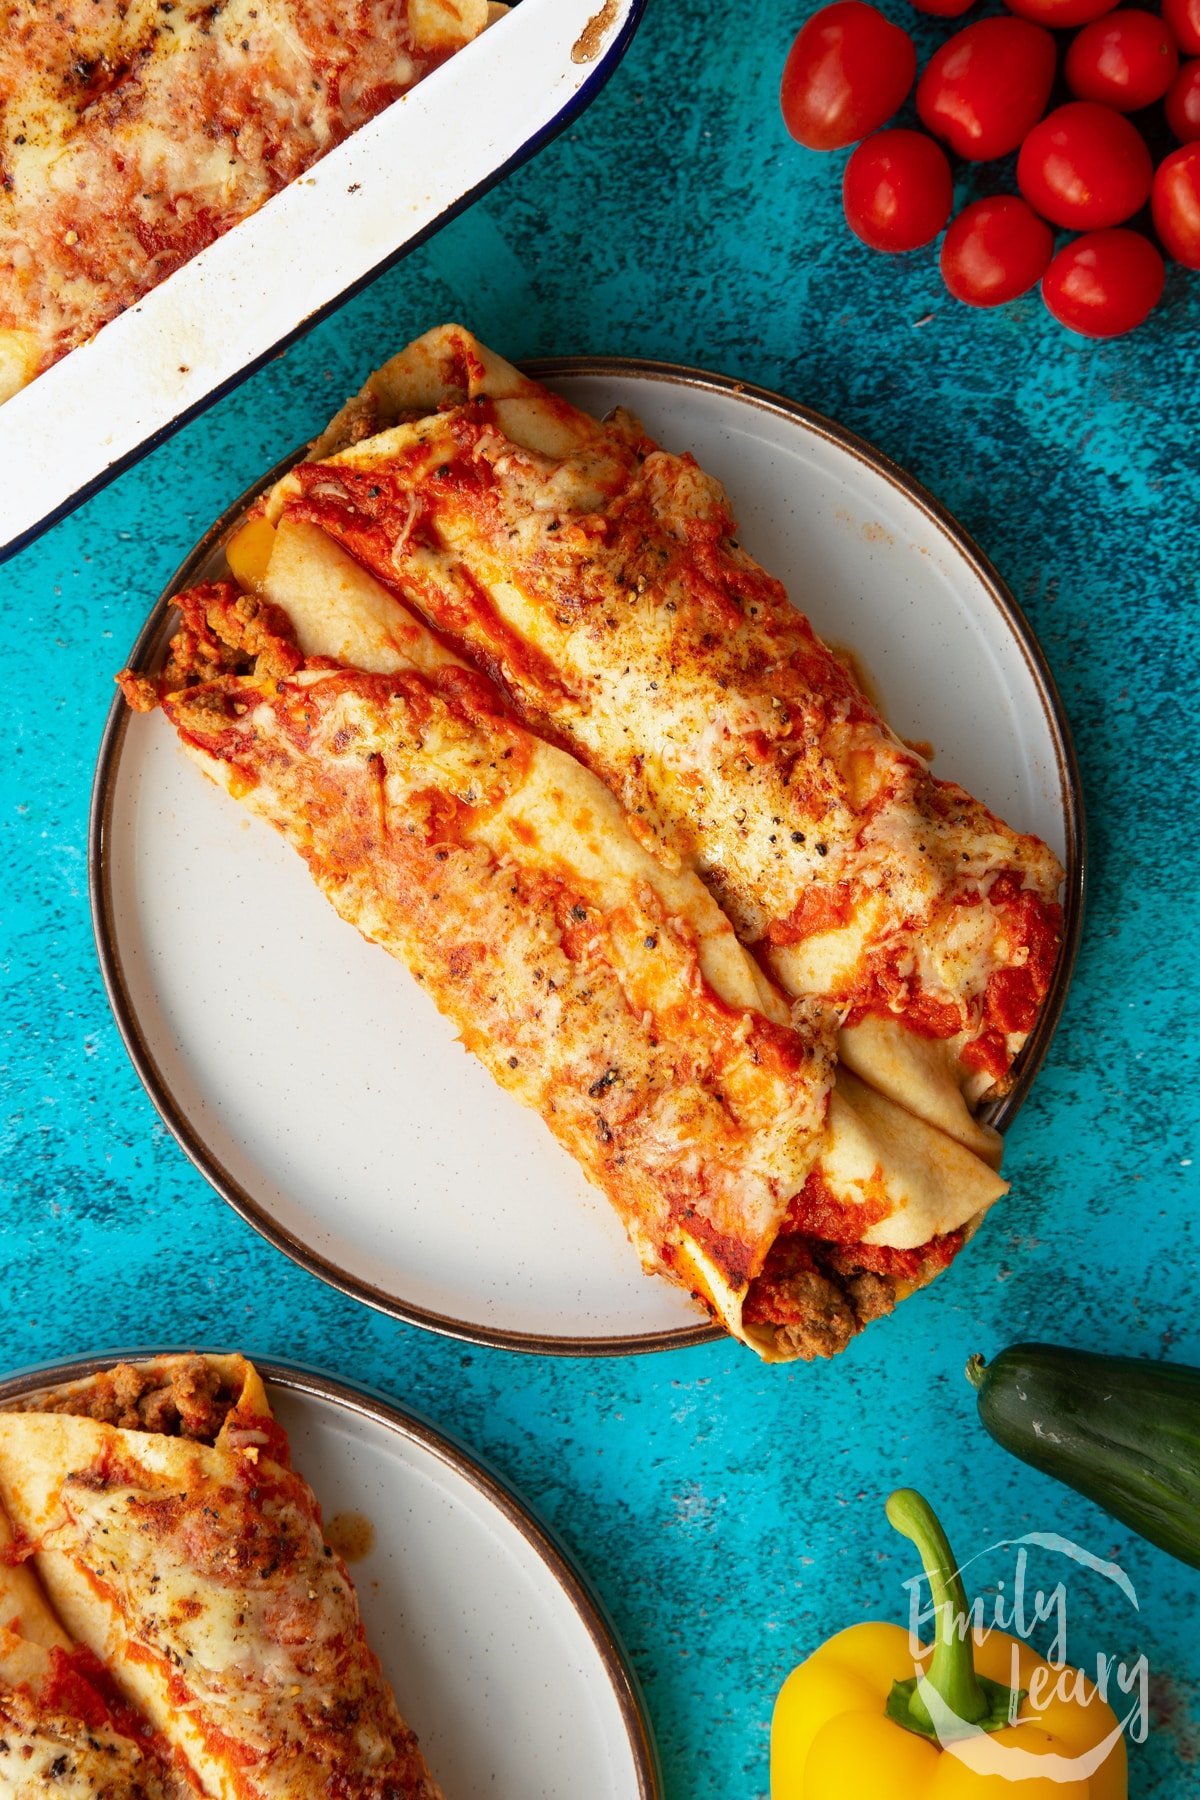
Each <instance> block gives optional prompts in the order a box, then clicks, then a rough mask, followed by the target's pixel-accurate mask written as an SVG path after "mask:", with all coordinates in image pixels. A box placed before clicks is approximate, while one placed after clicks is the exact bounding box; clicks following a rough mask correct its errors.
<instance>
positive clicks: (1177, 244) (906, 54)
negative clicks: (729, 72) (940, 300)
mask: <svg viewBox="0 0 1200 1800" xmlns="http://www.w3.org/2000/svg"><path fill="white" fill-rule="evenodd" d="M973 3H974V0H911V4H912V5H913V6H914V7H915V8H916V9H917V10H918V11H920V12H923V13H935V14H937V15H938V16H939V17H942V18H957V17H959V16H960V15H961V14H963V13H965V12H966V11H967V10H968V9H969V8H970V7H971V5H972V4H973ZM1004 3H1005V5H1006V7H1007V8H1008V9H1009V10H1008V11H1007V12H1006V13H1004V14H1002V15H1000V16H998V17H993V18H985V19H980V20H978V21H977V22H976V23H975V24H972V25H967V26H966V27H965V28H964V29H962V30H960V31H957V32H955V34H954V35H953V36H952V37H951V38H949V39H948V40H947V41H946V42H945V43H943V44H942V45H941V47H940V48H939V49H938V50H936V51H935V52H934V54H933V56H932V57H931V58H930V60H929V62H928V63H927V64H926V66H925V68H924V70H923V71H922V73H921V77H920V80H919V81H917V91H916V109H917V115H918V117H919V119H920V121H921V124H922V125H923V126H924V127H925V131H910V130H905V129H897V128H893V129H891V130H887V131H884V130H881V129H880V127H881V126H884V125H886V124H887V122H888V120H889V119H891V117H892V116H893V114H894V113H895V112H896V111H897V110H898V108H899V107H900V106H902V105H903V103H904V102H905V100H906V99H907V98H908V95H909V93H910V91H911V89H912V85H913V82H914V80H916V77H917V53H916V49H915V47H914V44H913V41H912V38H911V37H910V36H909V34H908V32H907V31H905V30H903V29H902V28H901V27H900V26H899V25H896V24H893V23H892V22H891V21H890V20H888V19H886V18H884V16H883V14H882V13H881V12H879V11H878V10H877V9H876V8H875V7H874V6H871V5H868V4H867V0H834V4H833V5H831V6H824V7H822V8H821V10H820V11H819V12H818V13H816V14H814V16H813V17H812V18H810V19H809V20H808V22H807V23H806V24H805V25H804V26H803V27H802V29H801V31H800V33H799V35H798V36H797V38H796V40H795V42H794V44H793V45H792V48H791V51H790V52H789V55H788V59H787V63H786V65H785V67H784V72H783V85H782V89H781V93H780V100H781V104H782V107H783V116H784V121H785V123H786V124H787V127H788V130H789V131H790V132H791V134H792V136H793V137H794V138H797V139H798V140H799V141H800V143H802V144H806V145H807V146H808V148H809V149H811V150H835V149H839V148H843V147H845V146H848V145H850V144H856V145H857V146H858V147H857V149H855V150H854V151H853V153H852V155H851V157H850V160H849V162H848V163H847V164H846V171H845V175H844V178H843V182H842V197H843V204H844V206H845V210H846V218H847V221H848V223H849V225H850V228H851V230H852V231H853V232H854V233H855V234H856V235H857V236H858V237H860V238H861V239H862V240H863V242H864V243H865V244H869V245H870V246H871V248H872V249H875V250H888V251H901V250H915V249H918V248H920V246H921V245H923V244H929V243H932V241H933V239H934V238H935V237H937V235H938V233H939V232H940V231H941V230H942V228H943V226H945V225H946V224H947V221H948V220H949V219H950V212H951V209H952V206H953V198H954V190H953V181H952V177H951V172H950V163H949V161H948V160H947V156H946V151H945V150H944V149H943V148H942V146H943V144H944V145H946V146H948V148H949V149H950V151H951V152H952V153H953V154H954V155H955V156H958V157H961V158H963V159H964V160H965V161H967V162H986V161H990V160H992V159H993V158H997V157H1004V156H1008V155H1010V154H1011V153H1012V152H1014V151H1016V152H1017V162H1016V185H1017V187H1018V189H1019V190H1020V192H1019V194H999V195H996V196H995V197H994V198H990V199H983V200H976V201H975V202H974V203H973V204H971V205H969V206H967V207H965V208H964V210H963V211H962V212H961V213H959V215H958V217H957V218H955V219H954V220H953V221H952V222H951V223H950V225H949V229H948V230H947V231H946V235H945V237H944V238H943V240H942V247H941V252H940V263H941V271H942V278H943V280H944V281H945V283H946V286H947V287H948V288H949V290H950V292H951V293H952V294H953V295H954V296H955V298H956V299H959V300H963V301H965V302H966V303H967V304H968V305H970V306H998V305H1000V304H1002V303H1003V302H1004V301H1006V300H1013V299H1015V298H1016V297H1017V295H1019V294H1023V293H1025V292H1027V290H1028V289H1029V288H1031V287H1033V286H1034V284H1035V283H1036V282H1038V281H1040V282H1041V284H1042V297H1043V299H1044V300H1045V303H1046V305H1047V306H1048V307H1049V309H1050V311H1051V312H1052V313H1053V314H1054V317H1055V318H1056V319H1058V320H1060V321H1061V323H1062V324H1064V325H1068V326H1070V327H1071V328H1072V329H1073V330H1075V331H1079V332H1082V333H1084V334H1085V335H1086V336H1088V337H1115V336H1117V335H1118V334H1119V333H1121V332H1124V331H1130V330H1132V329H1133V327H1134V326H1136V325H1140V324H1141V322H1142V320H1143V319H1144V318H1145V317H1146V315H1147V314H1148V313H1149V312H1150V311H1151V309H1152V308H1153V307H1154V306H1155V305H1156V304H1157V302H1158V298H1159V296H1160V294H1161V293H1162V288H1163V280H1164V273H1165V271H1164V267H1163V258H1162V254H1161V252H1160V250H1159V248H1158V245H1156V244H1155V243H1154V242H1152V240H1151V238H1150V237H1149V236H1148V235H1146V233H1145V232H1143V231H1140V230H1135V229H1131V228H1130V226H1129V224H1128V221H1130V220H1131V219H1132V218H1133V217H1134V215H1135V214H1136V213H1139V212H1140V211H1141V210H1142V208H1143V207H1145V205H1146V203H1147V201H1149V203H1150V212H1151V216H1152V218H1153V223H1154V230H1155V232H1156V233H1157V236H1158V240H1159V243H1161V245H1162V248H1163V249H1164V250H1165V251H1166V252H1167V254H1168V255H1169V256H1171V257H1173V258H1174V259H1175V261H1177V262H1180V263H1182V264H1184V265H1185V266H1186V267H1187V268H1191V269H1200V0H1162V15H1161V16H1160V15H1158V14H1157V13H1151V12H1146V11H1143V10H1140V9H1134V8H1132V7H1130V8H1121V10H1113V9H1114V7H1115V6H1116V4H1117V0H1004ZM1047 26H1050V27H1055V28H1060V29H1061V28H1063V27H1067V28H1072V29H1074V28H1076V27H1082V29H1078V30H1075V31H1074V35H1073V36H1072V38H1071V39H1070V41H1069V43H1068V44H1067V46H1066V54H1065V57H1064V58H1063V61H1062V71H1061V79H1062V80H1063V81H1064V82H1065V86H1066V89H1067V91H1068V93H1069V94H1070V95H1071V96H1072V97H1071V98H1070V99H1069V100H1067V101H1066V102H1065V103H1063V104H1061V105H1056V106H1055V107H1054V108H1053V110H1052V111H1051V112H1049V113H1048V114H1047V113H1046V107H1047V104H1048V103H1049V101H1050V98H1051V94H1052V91H1053V90H1054V87H1055V83H1056V81H1058V80H1059V79H1060V73H1059V41H1058V40H1056V39H1055V38H1054V37H1053V36H1052V35H1051V32H1050V31H1049V30H1047V29H1046V27H1047ZM1181 53H1182V55H1181ZM1184 59H1191V60H1184ZM1160 101H1163V102H1165V120H1166V124H1167V126H1169V128H1170V130H1171V132H1172V133H1173V134H1174V136H1175V137H1176V138H1178V139H1179V140H1180V146H1179V148H1178V149H1175V150H1173V151H1171V152H1170V153H1169V154H1168V155H1166V156H1165V157H1164V158H1163V160H1162V161H1160V162H1159V164H1158V167H1157V168H1155V166H1154V161H1153V158H1152V156H1151V153H1150V148H1149V146H1148V144H1147V141H1146V137H1145V136H1144V135H1143V131H1141V130H1139V128H1138V125H1136V124H1135V123H1134V122H1133V120H1132V119H1131V118H1129V116H1128V115H1129V114H1130V113H1139V114H1142V113H1143V109H1144V108H1148V107H1152V106H1155V107H1156V106H1157V103H1158V102H1160ZM1043 115H1045V116H1043ZM1146 119H1147V115H1143V123H1145V122H1146ZM1149 123H1150V125H1151V128H1152V129H1154V128H1157V127H1156V120H1155V119H1154V118H1153V117H1150V119H1149ZM926 133H931V134H932V135H926ZM938 140H941V141H940V142H939V141H938ZM1054 227H1058V228H1060V229H1062V230H1065V231H1072V232H1078V233H1080V234H1081V235H1079V236H1077V237H1074V238H1072V239H1071V241H1070V242H1069V243H1067V244H1066V245H1065V246H1064V247H1063V248H1062V249H1060V250H1058V252H1057V253H1056V252H1055V247H1054V231H1053V229H1052V228H1054Z"/></svg>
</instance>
